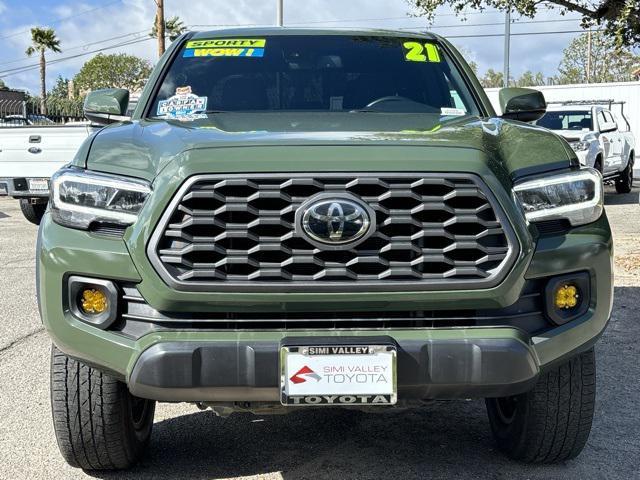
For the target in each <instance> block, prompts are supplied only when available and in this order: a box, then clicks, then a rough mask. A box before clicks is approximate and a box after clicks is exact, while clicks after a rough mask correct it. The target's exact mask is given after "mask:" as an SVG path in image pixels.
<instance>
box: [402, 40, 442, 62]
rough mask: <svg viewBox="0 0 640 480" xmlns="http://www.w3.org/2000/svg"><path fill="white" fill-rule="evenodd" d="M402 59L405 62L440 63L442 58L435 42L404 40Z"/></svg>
mask: <svg viewBox="0 0 640 480" xmlns="http://www.w3.org/2000/svg"><path fill="white" fill-rule="evenodd" d="M402 47H403V48H404V59H405V60H406V61H407V62H433V63H440V62H441V61H442V58H441V56H440V51H439V50H438V46H437V45H436V44H435V43H428V42H427V43H422V42H404V43H403V44H402Z"/></svg>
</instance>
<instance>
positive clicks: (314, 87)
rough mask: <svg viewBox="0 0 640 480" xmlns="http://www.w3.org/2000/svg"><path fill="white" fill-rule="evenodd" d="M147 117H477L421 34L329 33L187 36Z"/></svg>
mask: <svg viewBox="0 0 640 480" xmlns="http://www.w3.org/2000/svg"><path fill="white" fill-rule="evenodd" d="M180 48H181V50H180V52H178V54H177V55H176V57H175V59H174V61H173V63H172V64H171V66H170V68H169V69H168V71H167V73H166V75H165V77H164V79H163V80H162V82H161V86H160V89H159V90H158V92H157V95H156V96H155V98H154V99H153V102H152V104H151V109H150V110H149V116H152V117H160V118H178V119H191V118H197V117H201V116H204V115H205V114H206V113H207V112H210V113H211V112H220V111H223V112H229V111H232V112H269V111H311V112H313V111H332V112H333V111H336V112H353V111H358V112H362V111H365V112H404V113H430V114H437V115H439V116H448V115H451V116H459V115H478V114H479V112H478V107H477V106H476V104H475V102H474V100H473V97H472V96H471V94H470V92H469V90H468V89H467V87H466V85H465V83H464V81H463V77H462V75H461V74H460V72H459V71H458V70H457V68H456V66H455V65H454V64H453V63H452V62H451V61H450V59H449V58H448V56H447V54H446V52H444V51H443V50H442V49H441V48H440V46H439V45H437V44H436V43H434V42H430V41H427V40H425V39H424V38H416V39H412V38H394V37H373V36H372V37H361V36H358V37H356V36H332V35H318V36H308V35H300V36H298V35H283V36H267V37H242V38H238V37H234V38H224V37H218V38H215V37H213V36H212V37H211V38H207V39H202V40H190V41H186V42H185V43H184V44H183V45H182V46H181V47H180Z"/></svg>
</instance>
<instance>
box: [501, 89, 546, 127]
mask: <svg viewBox="0 0 640 480" xmlns="http://www.w3.org/2000/svg"><path fill="white" fill-rule="evenodd" d="M499 100H500V108H501V109H502V118H508V119H511V120H520V121H521V122H533V121H534V120H538V119H539V118H541V117H542V116H543V115H544V114H545V113H546V111H547V102H546V101H545V99H544V95H543V94H542V92H540V91H538V90H534V89H532V88H503V89H501V90H500V94H499Z"/></svg>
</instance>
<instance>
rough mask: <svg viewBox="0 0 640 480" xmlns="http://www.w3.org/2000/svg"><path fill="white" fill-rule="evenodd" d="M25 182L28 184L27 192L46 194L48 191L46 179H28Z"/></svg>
mask: <svg viewBox="0 0 640 480" xmlns="http://www.w3.org/2000/svg"><path fill="white" fill-rule="evenodd" d="M27 182H28V184H29V190H33V191H34V192H46V191H47V190H49V179H48V178H29V179H28V180H27Z"/></svg>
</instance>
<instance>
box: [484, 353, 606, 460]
mask: <svg viewBox="0 0 640 480" xmlns="http://www.w3.org/2000/svg"><path fill="white" fill-rule="evenodd" d="M595 370H596V368H595V355H594V351H593V348H592V349H590V350H588V351H586V352H584V353H581V354H579V355H577V356H575V357H573V358H572V359H571V360H569V361H568V362H566V363H564V364H562V365H560V366H559V367H556V368H554V369H553V370H550V371H548V372H546V373H544V374H542V375H541V376H540V378H539V379H538V383H537V384H536V386H535V387H534V389H533V390H531V391H530V392H527V393H524V394H522V395H516V396H513V397H503V398H488V399H487V400H486V403H487V413H488V415H489V423H490V424H491V431H492V433H493V436H494V438H495V440H496V442H497V444H498V448H499V449H500V450H501V451H503V452H504V453H505V454H506V455H507V456H509V457H511V458H513V459H515V460H520V461H524V462H528V463H555V462H562V461H565V460H569V459H571V458H574V457H576V456H578V455H579V454H580V452H581V451H582V449H583V448H584V446H585V444H586V442H587V439H588V438H589V433H590V431H591V424H592V421H593V409H594V403H595V396H596V384H595V380H596V378H595V377H596V372H595Z"/></svg>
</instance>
